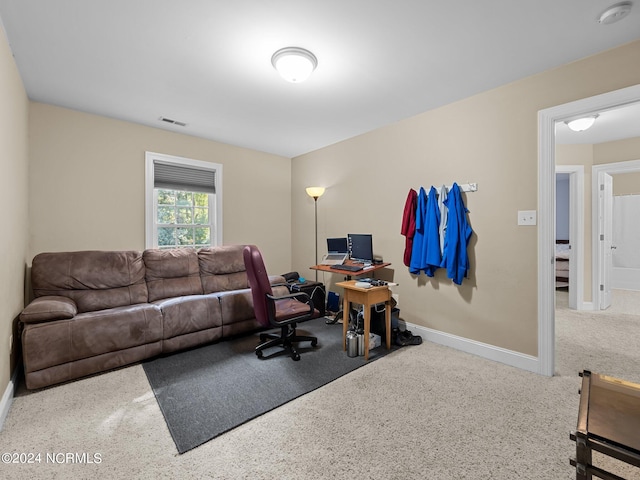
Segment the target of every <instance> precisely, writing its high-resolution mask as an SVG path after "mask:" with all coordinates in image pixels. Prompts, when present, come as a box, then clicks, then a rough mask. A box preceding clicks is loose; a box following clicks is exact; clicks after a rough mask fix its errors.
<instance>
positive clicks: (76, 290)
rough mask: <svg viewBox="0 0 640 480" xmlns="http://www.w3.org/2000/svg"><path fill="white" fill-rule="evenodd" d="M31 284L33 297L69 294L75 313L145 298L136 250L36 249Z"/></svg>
mask: <svg viewBox="0 0 640 480" xmlns="http://www.w3.org/2000/svg"><path fill="white" fill-rule="evenodd" d="M31 285H32V287H33V293H34V295H35V296H36V297H43V296H46V295H59V296H63V297H68V298H71V299H72V300H73V301H74V302H76V305H77V308H78V313H82V312H91V311H95V310H104V309H107V308H114V307H120V306H125V305H134V304H137V303H146V302H147V285H146V283H145V267H144V263H143V261H142V252H139V251H117V252H116V251H84V252H57V253H40V254H38V255H36V256H35V257H34V259H33V263H32V267H31Z"/></svg>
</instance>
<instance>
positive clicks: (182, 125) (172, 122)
mask: <svg viewBox="0 0 640 480" xmlns="http://www.w3.org/2000/svg"><path fill="white" fill-rule="evenodd" d="M160 120H161V121H163V122H166V123H171V124H172V125H178V126H179V127H186V126H187V124H186V123H184V122H178V121H177V120H172V119H171V118H167V117H160Z"/></svg>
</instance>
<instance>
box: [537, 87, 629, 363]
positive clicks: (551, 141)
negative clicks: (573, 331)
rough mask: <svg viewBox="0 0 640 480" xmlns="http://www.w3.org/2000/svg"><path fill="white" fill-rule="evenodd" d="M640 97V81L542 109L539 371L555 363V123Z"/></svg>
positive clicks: (540, 115) (540, 127) (539, 167)
mask: <svg viewBox="0 0 640 480" xmlns="http://www.w3.org/2000/svg"><path fill="white" fill-rule="evenodd" d="M638 101H640V85H635V86H632V87H628V88H624V89H621V90H616V91H614V92H609V93H605V94H602V95H598V96H595V97H590V98H586V99H583V100H578V101H575V102H571V103H567V104H564V105H559V106H556V107H552V108H549V109H545V110H541V111H540V112H538V212H539V213H538V218H539V219H540V221H539V226H538V373H540V374H542V375H546V376H553V374H554V366H555V365H554V364H555V345H554V343H555V268H554V259H555V224H554V223H555V222H554V220H555V211H554V210H555V169H556V165H555V125H556V122H558V121H564V120H566V119H569V118H574V117H576V116H587V115H590V114H593V113H595V112H599V111H604V110H608V109H613V108H618V107H621V106H624V105H629V104H633V103H636V102H638Z"/></svg>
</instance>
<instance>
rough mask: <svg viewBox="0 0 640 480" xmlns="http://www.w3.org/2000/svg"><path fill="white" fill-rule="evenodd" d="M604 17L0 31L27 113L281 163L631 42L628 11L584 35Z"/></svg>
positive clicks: (13, 10)
mask: <svg viewBox="0 0 640 480" xmlns="http://www.w3.org/2000/svg"><path fill="white" fill-rule="evenodd" d="M613 3H615V1H610V0H561V1H558V0H536V1H528V2H524V1H513V0H482V1H478V0H458V1H456V2H453V1H433V0H393V1H391V0H321V1H311V0H298V1H294V0H262V1H259V0H233V1H230V0H180V1H176V0H92V1H86V0H0V19H1V20H2V22H3V24H4V27H5V30H6V33H7V37H8V39H9V43H10V45H11V48H12V51H13V53H14V56H15V59H16V63H17V65H18V68H19V70H20V73H21V75H22V79H23V81H24V84H25V87H26V90H27V93H28V95H29V98H31V99H32V100H34V101H38V102H45V103H50V104H54V105H60V106H63V107H67V108H72V109H76V110H80V111H85V112H90V113H95V114H100V115H105V116H108V117H113V118H118V119H123V120H127V121H131V122H137V123H141V124H145V125H150V126H153V127H158V128H164V129H167V130H172V131H177V132H181V133H185V134H189V135H195V136H198V137H204V138H207V139H211V140H216V141H220V142H224V143H229V144H233V145H239V146H244V147H249V148H253V149H256V150H261V151H265V152H271V153H276V154H280V155H284V156H287V157H294V156H297V155H300V154H302V153H306V152H309V151H312V150H315V149H318V148H321V147H324V146H326V145H330V144H333V143H335V142H338V141H340V140H343V139H346V138H350V137H353V136H355V135H358V134H361V133H364V132H367V131H370V130H373V129H375V128H378V127H381V126H384V125H387V124H390V123H393V122H396V121H398V120H401V119H404V118H408V117H410V116H413V115H416V114H419V113H421V112H424V111H427V110H429V109H432V108H436V107H438V106H441V105H445V104H447V103H450V102H453V101H456V100H459V99H462V98H465V97H468V96H470V95H473V94H476V93H479V92H482V91H485V90H488V89H491V88H494V87H497V86H500V85H503V84H505V83H508V82H511V81H514V80H517V79H520V78H524V77H527V76H529V75H532V74H535V73H538V72H541V71H544V70H547V69H550V68H554V67H557V66H560V65H563V64H566V63H568V62H571V61H574V60H577V59H580V58H584V57H586V56H589V55H593V54H596V53H598V52H602V51H604V50H608V49H610V48H613V47H616V46H618V45H622V44H625V43H628V42H631V41H633V40H637V39H639V38H640V4H636V5H634V8H633V9H632V12H631V13H630V14H629V16H628V17H626V18H624V19H623V20H622V21H620V22H618V23H615V24H611V25H601V24H599V23H598V22H597V21H596V18H597V17H598V16H599V14H600V13H601V12H602V11H604V10H605V9H606V8H607V7H609V6H610V5H611V4H613ZM636 3H638V2H637V1H636ZM286 46H299V47H303V48H307V49H309V50H311V51H312V52H313V53H314V54H315V55H316V57H317V58H318V68H317V70H316V71H315V72H314V73H313V75H312V77H311V78H310V79H309V80H308V81H307V82H305V83H302V84H290V83H287V82H285V81H284V80H282V79H281V78H280V77H279V76H278V74H277V73H276V72H275V71H274V69H273V68H272V66H271V62H270V60H271V55H272V54H273V53H274V52H275V51H276V50H278V49H280V48H282V47H286ZM630 68H638V66H637V65H635V66H630ZM160 117H168V118H171V119H174V120H177V121H180V122H184V123H186V124H187V125H186V127H179V126H175V125H169V124H167V123H164V122H162V121H160V120H159V118H160Z"/></svg>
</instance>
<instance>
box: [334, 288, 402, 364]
mask: <svg viewBox="0 0 640 480" xmlns="http://www.w3.org/2000/svg"><path fill="white" fill-rule="evenodd" d="M355 284H356V280H347V281H346V282H338V283H336V286H338V287H342V288H343V289H344V295H343V297H344V300H343V302H344V307H343V311H345V312H348V311H349V304H350V303H351V302H353V303H359V304H361V305H363V306H364V359H365V360H369V333H370V331H371V306H372V305H377V304H378V303H384V304H385V316H384V318H385V326H386V328H385V330H386V339H385V340H386V344H387V350H389V349H390V348H391V290H389V287H388V286H386V285H383V286H380V287H371V288H361V287H356V286H355ZM348 328H349V321H348V318H345V319H344V320H343V322H342V348H343V349H344V350H346V349H347V329H348Z"/></svg>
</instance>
